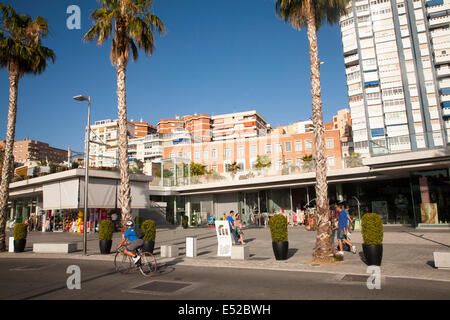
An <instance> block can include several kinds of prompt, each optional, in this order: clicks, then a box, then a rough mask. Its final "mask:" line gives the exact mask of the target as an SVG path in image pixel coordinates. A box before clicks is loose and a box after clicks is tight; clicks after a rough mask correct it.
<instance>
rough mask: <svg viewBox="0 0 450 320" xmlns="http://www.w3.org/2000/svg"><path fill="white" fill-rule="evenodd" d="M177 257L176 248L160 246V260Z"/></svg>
mask: <svg viewBox="0 0 450 320" xmlns="http://www.w3.org/2000/svg"><path fill="white" fill-rule="evenodd" d="M177 256H178V247H176V246H169V245H163V246H161V258H173V257H177Z"/></svg>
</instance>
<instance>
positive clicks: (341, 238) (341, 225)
mask: <svg viewBox="0 0 450 320" xmlns="http://www.w3.org/2000/svg"><path fill="white" fill-rule="evenodd" d="M336 210H338V212H339V222H338V232H337V239H338V243H339V250H340V251H339V254H341V255H343V254H344V252H343V248H342V246H343V242H345V243H346V244H348V245H349V246H350V247H351V251H352V252H353V253H356V247H355V246H354V245H352V243H351V242H350V241H348V240H347V236H346V234H347V226H348V224H347V221H348V220H349V219H350V216H349V214H348V212H346V211H345V210H342V205H341V204H338V205H337V206H336Z"/></svg>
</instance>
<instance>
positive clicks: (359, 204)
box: [353, 197, 361, 226]
mask: <svg viewBox="0 0 450 320" xmlns="http://www.w3.org/2000/svg"><path fill="white" fill-rule="evenodd" d="M353 199H355V200H356V202H357V203H358V221H359V225H360V226H361V210H360V207H361V203H360V202H359V200H358V198H357V197H353Z"/></svg>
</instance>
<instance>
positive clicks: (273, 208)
mask: <svg viewBox="0 0 450 320" xmlns="http://www.w3.org/2000/svg"><path fill="white" fill-rule="evenodd" d="M328 194H329V196H328V197H329V201H330V205H332V204H334V203H336V202H339V201H345V202H347V203H348V204H349V205H350V214H351V215H353V216H354V217H358V216H359V215H360V216H363V215H364V213H367V212H375V213H378V214H380V215H381V217H382V218H383V223H384V224H401V225H412V226H415V227H417V226H418V225H419V224H427V225H430V224H434V225H438V224H450V174H449V169H448V168H445V169H440V170H431V171H417V172H411V173H410V175H409V177H408V176H407V177H403V178H398V179H390V180H377V181H364V182H355V183H341V184H329V185H328ZM314 199H315V187H314V186H308V187H300V188H282V189H264V190H259V191H253V192H249V191H243V192H233V193H223V194H216V195H207V194H205V195H193V196H186V197H183V196H177V197H174V196H169V197H164V201H167V212H174V206H176V217H177V220H178V219H180V217H181V215H182V214H184V210H185V207H186V204H188V203H189V206H190V207H189V210H190V217H191V225H206V224H207V223H208V221H209V220H211V216H212V217H213V218H214V219H220V218H222V216H223V212H226V214H227V215H228V213H229V211H230V210H234V211H235V212H239V213H241V218H242V221H243V224H244V225H264V218H267V217H268V216H270V215H272V214H276V213H285V214H290V213H292V212H293V211H294V212H295V211H296V209H297V208H299V207H300V208H302V209H304V207H305V205H306V204H307V203H308V202H310V204H312V205H314V202H313V200H314ZM168 216H169V215H168Z"/></svg>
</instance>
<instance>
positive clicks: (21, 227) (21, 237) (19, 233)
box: [14, 223, 27, 252]
mask: <svg viewBox="0 0 450 320" xmlns="http://www.w3.org/2000/svg"><path fill="white" fill-rule="evenodd" d="M26 242H27V225H26V224H25V223H17V224H15V225H14V252H23V251H24V250H25V245H26Z"/></svg>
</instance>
